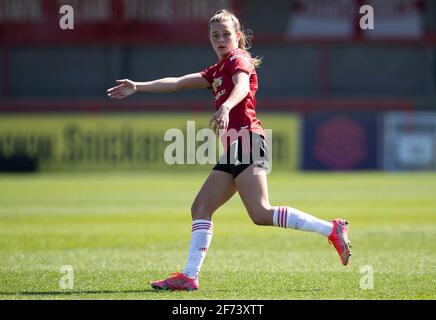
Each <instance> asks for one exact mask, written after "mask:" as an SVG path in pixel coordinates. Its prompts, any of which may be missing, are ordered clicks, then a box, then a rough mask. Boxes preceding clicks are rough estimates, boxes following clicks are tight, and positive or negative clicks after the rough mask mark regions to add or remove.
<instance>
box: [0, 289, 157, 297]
mask: <svg viewBox="0 0 436 320" xmlns="http://www.w3.org/2000/svg"><path fill="white" fill-rule="evenodd" d="M147 292H148V293H149V292H156V293H160V292H162V291H158V290H155V289H142V290H89V291H68V290H65V291H46V292H32V291H24V292H0V295H5V296H34V295H35V296H64V295H74V294H114V293H147Z"/></svg>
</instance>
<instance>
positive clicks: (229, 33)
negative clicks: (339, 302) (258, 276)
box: [107, 10, 351, 290]
mask: <svg viewBox="0 0 436 320" xmlns="http://www.w3.org/2000/svg"><path fill="white" fill-rule="evenodd" d="M209 39H210V42H211V44H212V48H213V50H214V51H215V53H216V55H217V57H218V62H217V63H216V64H214V65H212V66H211V67H209V68H207V69H205V70H203V71H201V72H196V73H192V74H188V75H185V76H182V77H178V78H174V77H171V78H163V79H159V80H155V81H150V82H133V81H131V80H128V79H124V80H117V83H118V85H117V86H115V87H113V88H111V89H108V90H107V94H108V96H109V97H111V98H114V99H123V98H126V97H128V96H130V95H132V94H134V93H135V92H175V91H178V90H183V89H194V88H210V89H212V91H213V94H214V96H215V103H216V110H217V111H216V112H215V114H214V115H213V116H212V118H211V123H212V124H213V127H214V129H215V130H217V129H219V130H220V131H223V130H224V131H225V132H229V131H231V130H232V129H233V131H236V132H237V133H238V134H239V133H240V132H241V131H244V130H245V131H247V132H248V133H249V137H250V139H249V140H250V143H247V140H245V142H244V141H242V143H241V137H243V136H244V135H239V137H237V138H236V139H235V138H230V147H226V144H225V149H224V150H227V152H226V153H225V155H223V157H222V158H221V159H220V161H219V162H218V164H217V165H216V166H215V167H214V168H213V170H212V172H211V173H210V174H209V176H208V178H207V179H206V181H205V182H204V184H203V186H202V187H201V189H200V191H199V193H198V194H197V197H196V198H195V200H194V203H193V204H192V207H191V215H192V234H191V242H190V247H189V252H188V259H187V262H186V266H185V269H184V271H183V272H176V273H173V274H171V276H170V277H168V278H166V279H163V280H158V281H154V282H152V283H151V286H152V287H153V288H155V289H167V290H196V289H198V288H199V282H198V274H199V271H200V268H201V265H202V263H203V261H204V258H205V255H206V253H207V251H208V248H209V246H210V243H211V240H212V235H213V224H212V215H213V213H214V212H215V211H216V210H217V209H218V208H219V207H220V206H221V205H223V204H224V203H226V202H227V200H229V199H230V198H231V197H232V196H233V195H234V194H235V192H236V191H237V192H238V193H239V195H240V197H241V200H242V202H243V203H244V206H245V208H246V210H247V212H248V214H249V216H250V218H251V219H252V220H253V222H254V223H255V224H256V225H263V226H277V227H283V228H292V229H297V230H304V231H311V232H316V233H319V234H321V235H323V236H325V237H327V238H328V240H329V242H330V243H331V244H333V245H334V247H335V249H336V250H337V252H338V254H339V256H340V259H341V261H342V264H343V265H347V264H348V260H349V258H350V256H351V250H350V247H351V246H350V241H349V240H348V229H347V224H348V223H347V222H346V221H345V220H343V219H335V220H332V221H324V220H320V219H318V218H316V217H314V216H312V215H310V214H307V213H305V212H302V211H299V210H297V209H294V208H291V207H287V206H277V207H273V206H271V205H270V202H269V199H268V187H267V174H266V170H267V169H268V168H269V163H268V150H267V144H266V140H265V138H264V136H265V135H264V132H263V130H262V127H261V122H260V121H259V120H258V119H257V118H256V112H255V106H256V99H255V94H256V91H257V87H258V83H257V75H256V69H255V67H256V66H258V65H259V64H260V62H261V61H260V59H258V58H255V57H252V56H251V54H250V53H249V52H248V48H249V43H250V42H249V39H248V37H247V35H246V34H245V33H244V31H243V30H242V29H241V25H240V23H239V20H238V19H237V18H236V17H235V15H233V14H232V13H231V12H229V11H227V10H220V11H217V12H216V14H215V15H214V16H213V17H212V18H211V19H210V21H209ZM247 154H248V155H249V156H248V158H247V157H245V156H246V155H247ZM241 159H245V160H247V161H244V162H241V161H240V160H241ZM223 160H224V161H223ZM226 160H227V161H226Z"/></svg>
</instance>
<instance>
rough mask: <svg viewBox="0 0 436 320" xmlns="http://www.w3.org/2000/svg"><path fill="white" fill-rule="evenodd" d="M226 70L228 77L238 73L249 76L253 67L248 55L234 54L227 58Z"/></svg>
mask: <svg viewBox="0 0 436 320" xmlns="http://www.w3.org/2000/svg"><path fill="white" fill-rule="evenodd" d="M226 68H227V71H228V72H229V74H230V76H231V77H233V75H234V74H235V73H237V72H240V71H242V72H245V73H247V74H248V75H250V74H251V73H252V72H253V70H254V65H253V63H252V62H251V59H250V57H249V56H248V55H246V54H242V53H236V54H234V55H233V56H231V57H230V58H229V60H228V62H227V63H226Z"/></svg>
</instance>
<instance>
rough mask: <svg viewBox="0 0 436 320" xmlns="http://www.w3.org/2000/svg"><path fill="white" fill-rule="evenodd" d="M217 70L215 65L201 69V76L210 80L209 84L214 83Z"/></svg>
mask: <svg viewBox="0 0 436 320" xmlns="http://www.w3.org/2000/svg"><path fill="white" fill-rule="evenodd" d="M214 70H215V65H213V66H210V67H208V68H206V69H204V70H203V71H200V74H201V76H202V77H203V78H204V79H206V81H207V82H209V85H212V82H213V72H214Z"/></svg>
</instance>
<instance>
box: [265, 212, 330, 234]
mask: <svg viewBox="0 0 436 320" xmlns="http://www.w3.org/2000/svg"><path fill="white" fill-rule="evenodd" d="M273 224H274V225H275V226H278V227H283V228H292V229H296V230H303V231H312V232H316V233H319V234H322V235H324V236H326V237H328V236H329V235H330V234H331V233H332V230H333V224H332V223H331V222H330V221H325V220H321V219H318V218H316V217H314V216H312V215H310V214H307V213H305V212H303V211H300V210H297V209H295V208H291V207H275V208H274V217H273Z"/></svg>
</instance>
